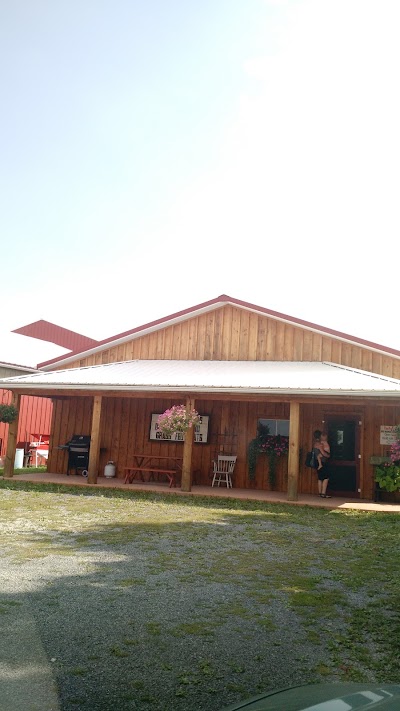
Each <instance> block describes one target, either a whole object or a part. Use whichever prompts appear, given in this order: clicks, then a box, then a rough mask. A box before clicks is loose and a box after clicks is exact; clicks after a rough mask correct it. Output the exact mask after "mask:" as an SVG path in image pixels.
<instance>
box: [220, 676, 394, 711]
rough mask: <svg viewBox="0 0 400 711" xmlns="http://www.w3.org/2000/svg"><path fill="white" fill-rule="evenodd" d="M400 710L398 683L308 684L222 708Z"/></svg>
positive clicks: (249, 710) (258, 710)
mask: <svg viewBox="0 0 400 711" xmlns="http://www.w3.org/2000/svg"><path fill="white" fill-rule="evenodd" d="M240 709H246V711H353V709H357V710H358V709H360V710H361V711H364V709H365V711H400V684H369V683H366V684H339V683H338V684H310V685H307V686H295V687H291V688H289V689H280V690H278V691H269V692H268V693H267V694H262V695H261V696H255V697H253V698H252V699H248V700H247V701H241V702H240V703H238V704H233V705H232V706H228V707H227V708H225V709H223V710H222V711H239V710H240Z"/></svg>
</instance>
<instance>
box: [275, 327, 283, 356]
mask: <svg viewBox="0 0 400 711" xmlns="http://www.w3.org/2000/svg"><path fill="white" fill-rule="evenodd" d="M284 341H285V324H284V323H282V322H281V321H278V322H277V324H276V339H275V358H274V360H283V348H284Z"/></svg>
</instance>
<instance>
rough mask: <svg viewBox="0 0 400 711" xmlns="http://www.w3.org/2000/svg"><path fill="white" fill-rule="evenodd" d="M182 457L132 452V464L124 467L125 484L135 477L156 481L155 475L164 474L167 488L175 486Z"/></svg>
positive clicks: (180, 471)
mask: <svg viewBox="0 0 400 711" xmlns="http://www.w3.org/2000/svg"><path fill="white" fill-rule="evenodd" d="M182 463H183V457H169V456H162V457H160V456H158V455H154V454H133V455H132V464H131V465H130V466H128V467H124V472H125V479H124V483H125V484H132V482H133V480H134V479H135V478H136V477H140V480H141V481H142V482H143V483H149V482H150V481H156V478H155V477H160V476H165V477H166V478H167V480H168V481H169V488H171V487H172V486H176V476H177V474H181V473H182Z"/></svg>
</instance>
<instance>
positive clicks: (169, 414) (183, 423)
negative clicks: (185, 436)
mask: <svg viewBox="0 0 400 711" xmlns="http://www.w3.org/2000/svg"><path fill="white" fill-rule="evenodd" d="M199 422H200V415H199V413H198V412H197V410H188V409H187V408H186V406H185V405H173V406H172V407H171V408H170V409H169V410H165V412H163V414H162V415H160V416H159V418H158V420H157V425H158V428H159V430H161V432H162V433H163V435H164V436H165V437H170V436H171V435H172V434H174V432H187V431H188V429H189V428H190V427H194V426H195V425H197V424H198V423H199Z"/></svg>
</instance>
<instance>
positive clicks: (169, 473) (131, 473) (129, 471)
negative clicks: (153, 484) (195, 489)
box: [124, 466, 176, 489]
mask: <svg viewBox="0 0 400 711" xmlns="http://www.w3.org/2000/svg"><path fill="white" fill-rule="evenodd" d="M124 471H125V472H126V474H125V479H124V483H125V484H131V483H132V481H133V480H134V478H135V477H136V475H137V474H141V473H143V472H147V473H150V477H149V479H148V480H147V481H152V477H154V475H155V474H164V475H165V476H166V477H167V479H168V481H169V488H170V489H171V487H172V486H176V470H175V469H161V468H160V467H140V466H139V467H124ZM142 481H143V482H145V481H146V480H145V479H144V478H143V476H142ZM153 481H154V479H153Z"/></svg>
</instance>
